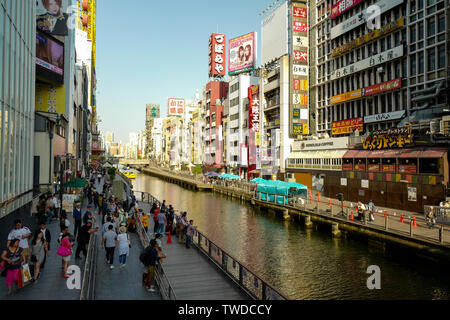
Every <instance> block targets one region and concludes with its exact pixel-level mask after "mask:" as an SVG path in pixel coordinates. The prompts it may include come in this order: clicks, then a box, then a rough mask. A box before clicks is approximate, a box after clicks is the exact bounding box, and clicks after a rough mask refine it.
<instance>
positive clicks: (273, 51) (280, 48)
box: [261, 1, 290, 65]
mask: <svg viewBox="0 0 450 320" xmlns="http://www.w3.org/2000/svg"><path fill="white" fill-rule="evenodd" d="M289 29H290V28H289V23H288V2H287V1H285V2H284V3H283V4H282V5H280V6H279V7H278V8H276V9H275V10H273V11H272V12H271V13H270V14H268V15H267V17H265V18H264V19H263V20H262V21H261V42H262V43H261V54H262V57H261V64H262V65H265V64H266V63H268V62H269V61H271V60H272V59H278V58H279V57H282V56H284V55H285V54H287V53H288V52H289V38H288V37H289Z"/></svg>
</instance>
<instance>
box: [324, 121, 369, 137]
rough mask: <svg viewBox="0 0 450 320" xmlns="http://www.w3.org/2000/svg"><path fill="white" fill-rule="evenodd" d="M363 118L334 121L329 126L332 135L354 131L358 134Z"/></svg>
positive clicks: (361, 127) (360, 130)
mask: <svg viewBox="0 0 450 320" xmlns="http://www.w3.org/2000/svg"><path fill="white" fill-rule="evenodd" d="M363 122H364V121H363V118H353V119H348V120H342V121H334V122H333V123H332V124H331V133H332V134H347V133H350V132H353V131H355V130H356V129H358V130H359V132H362V131H363Z"/></svg>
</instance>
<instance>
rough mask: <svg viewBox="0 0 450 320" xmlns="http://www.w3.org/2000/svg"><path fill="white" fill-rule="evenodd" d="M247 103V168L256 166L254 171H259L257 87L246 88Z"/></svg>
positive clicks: (258, 105) (259, 144) (259, 137)
mask: <svg viewBox="0 0 450 320" xmlns="http://www.w3.org/2000/svg"><path fill="white" fill-rule="evenodd" d="M248 102H249V108H248V116H249V119H248V130H249V145H248V147H249V159H248V160H249V166H250V165H256V169H261V155H260V146H261V141H260V140H261V131H260V101H259V86H250V87H249V88H248Z"/></svg>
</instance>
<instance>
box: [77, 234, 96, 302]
mask: <svg viewBox="0 0 450 320" xmlns="http://www.w3.org/2000/svg"><path fill="white" fill-rule="evenodd" d="M96 264H97V234H96V233H93V234H91V237H90V239H89V246H88V250H87V256H86V262H85V264H84V274H83V283H82V286H81V293H80V300H94V297H95V272H96V269H97V266H96Z"/></svg>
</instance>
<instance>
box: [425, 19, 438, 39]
mask: <svg viewBox="0 0 450 320" xmlns="http://www.w3.org/2000/svg"><path fill="white" fill-rule="evenodd" d="M427 28H428V36H429V37H430V36H434V35H435V34H436V23H435V20H434V17H432V18H430V19H428V25H427Z"/></svg>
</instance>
